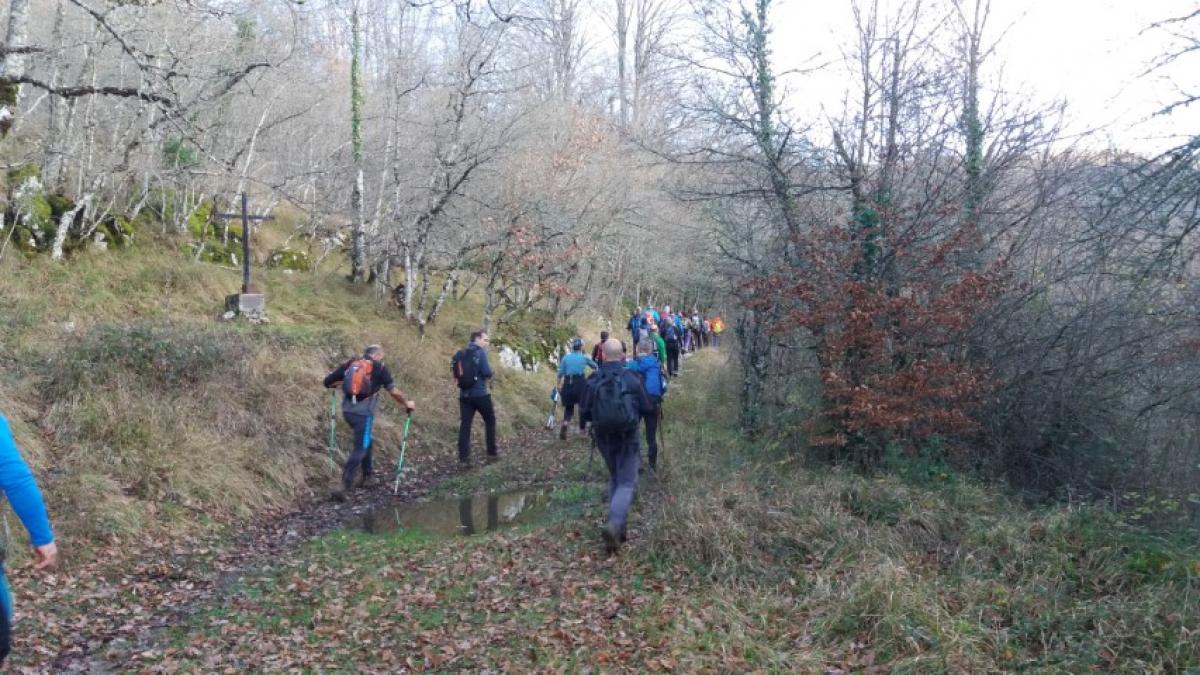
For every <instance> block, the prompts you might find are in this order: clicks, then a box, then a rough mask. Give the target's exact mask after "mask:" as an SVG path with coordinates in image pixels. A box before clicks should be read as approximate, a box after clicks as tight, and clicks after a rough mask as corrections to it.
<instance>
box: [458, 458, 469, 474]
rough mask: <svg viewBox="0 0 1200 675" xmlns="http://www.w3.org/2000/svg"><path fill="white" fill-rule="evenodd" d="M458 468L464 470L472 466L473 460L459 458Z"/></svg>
mask: <svg viewBox="0 0 1200 675" xmlns="http://www.w3.org/2000/svg"><path fill="white" fill-rule="evenodd" d="M458 468H460V469H462V470H464V471H465V470H467V469H469V468H471V460H469V459H460V460H458Z"/></svg>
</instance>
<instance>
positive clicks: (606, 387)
mask: <svg viewBox="0 0 1200 675" xmlns="http://www.w3.org/2000/svg"><path fill="white" fill-rule="evenodd" d="M603 348H604V363H603V364H601V365H600V368H599V370H597V371H596V372H595V373H594V374H593V375H592V376H591V377H590V378H588V380H587V387H585V388H584V390H583V400H582V401H581V403H580V406H579V407H580V415H582V416H583V419H584V420H585V421H587V422H590V423H591V424H592V437H593V438H594V439H595V440H596V447H597V448H598V449H599V450H600V454H601V455H602V456H603V457H604V464H605V465H606V466H607V467H608V498H609V504H608V522H607V523H606V524H605V525H604V529H603V530H601V536H602V537H603V538H604V547H605V549H606V550H607V551H608V552H609V553H615V552H616V551H617V549H618V548H620V546H621V542H623V541H625V530H626V525H627V523H628V519H629V506H630V504H632V503H633V494H634V491H635V489H636V486H637V478H638V462H639V461H640V455H641V450H640V448H639V447H638V433H637V432H638V421H639V420H641V418H642V416H643V415H646V414H649V413H650V412H651V411H652V410H653V407H652V406H651V405H650V399H649V398H647V396H646V390H645V389H644V388H643V387H642V380H641V378H639V377H638V376H637V374H636V373H634V372H633V371H631V370H629V369H627V368H626V367H625V363H624V361H623V357H622V353H623V347H622V345H621V343H620V341H618V340H611V339H610V340H608V341H607V342H605V343H604V347H603Z"/></svg>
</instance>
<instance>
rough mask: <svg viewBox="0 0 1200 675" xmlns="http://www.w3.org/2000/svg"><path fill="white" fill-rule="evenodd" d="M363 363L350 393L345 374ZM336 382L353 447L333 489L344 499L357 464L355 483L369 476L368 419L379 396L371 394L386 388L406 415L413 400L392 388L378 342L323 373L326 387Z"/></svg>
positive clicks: (372, 418)
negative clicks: (359, 477)
mask: <svg viewBox="0 0 1200 675" xmlns="http://www.w3.org/2000/svg"><path fill="white" fill-rule="evenodd" d="M363 365H366V366H369V370H363V371H362V372H363V375H364V376H363V382H362V385H361V386H362V391H361V392H359V393H356V394H355V395H351V394H350V393H349V391H348V385H347V384H346V383H345V382H344V381H345V380H346V379H347V378H350V379H352V380H353V378H354V375H353V373H354V372H355V371H358V370H360V369H361V368H362V366H363ZM348 370H349V371H350V373H349V374H348V373H347V371H348ZM339 384H342V385H343V386H342V393H343V398H342V417H344V418H345V419H346V423H347V424H349V425H350V428H351V429H353V430H354V450H353V452H351V453H350V456H349V457H347V458H346V466H345V467H343V469H342V489H341V491H340V492H336V493H334V497H335V498H336V499H338V500H343V501H344V500H345V499H346V497H347V495H349V493H350V488H351V487H353V485H354V474H355V472H356V471H357V470H358V468H359V467H360V466H361V467H362V481H361V482H360V483H359V485H360V486H366V485H367V484H368V483H369V482H370V481H371V480H372V470H373V469H374V466H373V464H374V462H373V461H372V457H371V423H372V421H373V420H374V419H375V408H376V407H378V405H379V397H377V396H376V395H375V394H378V393H379V390H380V389H385V390H387V392H388V394H391V396H392V398H393V399H395V400H396V402H397V403H399V404H400V405H402V406H404V407H405V408H406V409H407V411H408V414H410V415H411V414H412V411H413V410H414V409H415V408H416V407H417V404H416V403H413V402H412V399H410V398H408V397H407V396H405V395H404V392H402V391H400V390H399V389H397V388H396V382H395V380H394V379H393V378H392V374H391V373H390V372H389V371H388V369H387V366H385V365H383V347H380V346H379V345H370V346H369V347H367V348H366V349H365V350H364V351H363V355H362V358H359V359H350V360H349V361H347V362H345V363H343V364H342V365H341V366H339V367H338V369H337V370H335V371H333V372H332V373H330V374H329V375H327V376H326V377H325V386H326V387H327V388H329V389H332V388H334V387H336V386H338V385H339Z"/></svg>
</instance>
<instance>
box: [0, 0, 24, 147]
mask: <svg viewBox="0 0 1200 675" xmlns="http://www.w3.org/2000/svg"><path fill="white" fill-rule="evenodd" d="M29 5H30V0H11V1H10V2H9V3H8V31H7V34H6V35H5V39H4V45H5V46H6V47H25V46H28V45H26V44H25V42H26V41H27V40H28V39H29ZM24 74H25V55H24V54H6V55H5V56H3V57H0V77H4V76H14V77H15V76H20V75H24ZM20 103H21V85H19V84H14V85H9V86H5V87H3V91H2V94H0V137H3V136H4V135H6V134H8V131H9V130H10V129H12V126H13V124H14V122H16V118H17V110H18V107H19V105H20Z"/></svg>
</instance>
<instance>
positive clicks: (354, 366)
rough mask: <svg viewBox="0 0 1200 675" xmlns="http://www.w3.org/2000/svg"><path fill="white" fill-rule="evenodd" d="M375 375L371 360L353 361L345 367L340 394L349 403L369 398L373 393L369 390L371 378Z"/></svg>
mask: <svg viewBox="0 0 1200 675" xmlns="http://www.w3.org/2000/svg"><path fill="white" fill-rule="evenodd" d="M374 374H375V361H373V360H371V359H355V360H353V361H351V362H350V363H349V364H348V365H347V366H346V373H345V375H343V376H342V393H343V394H345V395H346V398H347V399H349V400H350V402H351V403H358V402H359V401H360V400H363V399H368V398H371V396H373V395H374V394H375V392H374V391H373V390H372V389H371V376H372V375H374Z"/></svg>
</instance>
